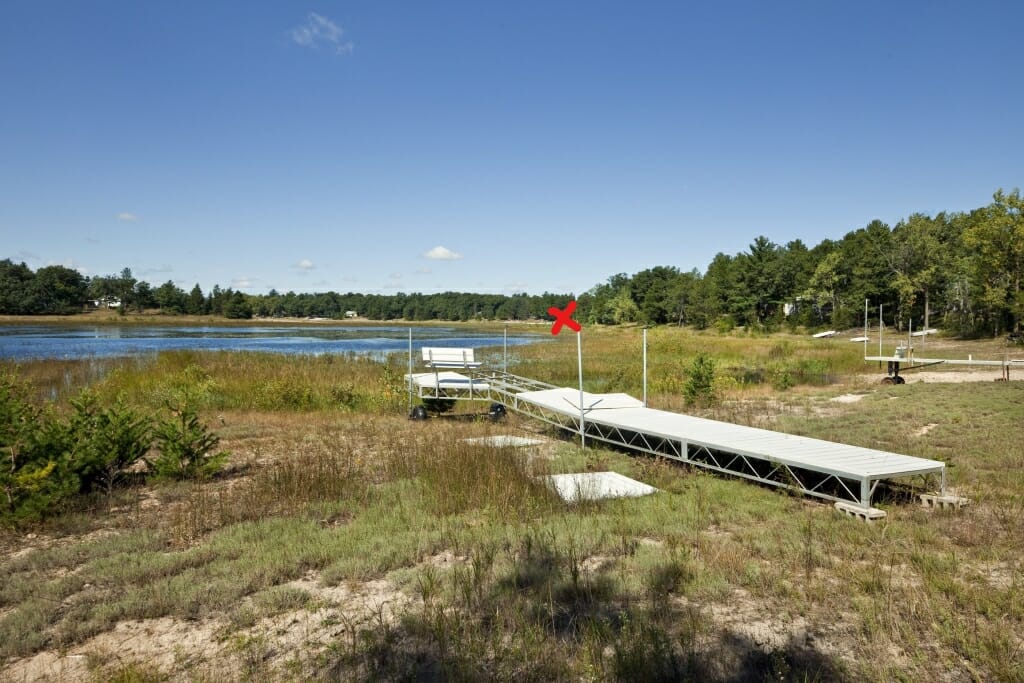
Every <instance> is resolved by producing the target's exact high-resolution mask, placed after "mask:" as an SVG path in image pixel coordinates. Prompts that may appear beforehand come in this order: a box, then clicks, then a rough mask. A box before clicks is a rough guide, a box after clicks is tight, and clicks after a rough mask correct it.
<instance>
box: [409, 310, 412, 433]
mask: <svg viewBox="0 0 1024 683" xmlns="http://www.w3.org/2000/svg"><path fill="white" fill-rule="evenodd" d="M409 412H410V413H412V328H411V327H410V328H409Z"/></svg>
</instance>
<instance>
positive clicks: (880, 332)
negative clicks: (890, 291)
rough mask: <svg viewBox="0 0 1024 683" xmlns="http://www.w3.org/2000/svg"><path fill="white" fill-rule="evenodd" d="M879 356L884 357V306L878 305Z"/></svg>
mask: <svg viewBox="0 0 1024 683" xmlns="http://www.w3.org/2000/svg"><path fill="white" fill-rule="evenodd" d="M878 355H879V356H881V355H882V304H878Z"/></svg>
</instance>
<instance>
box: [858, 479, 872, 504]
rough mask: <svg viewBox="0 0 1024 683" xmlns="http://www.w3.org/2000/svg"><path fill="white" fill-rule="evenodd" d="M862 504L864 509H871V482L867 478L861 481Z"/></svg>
mask: <svg viewBox="0 0 1024 683" xmlns="http://www.w3.org/2000/svg"><path fill="white" fill-rule="evenodd" d="M860 504H861V506H862V507H865V508H869V507H871V482H870V481H868V479H867V478H864V479H861V481H860Z"/></svg>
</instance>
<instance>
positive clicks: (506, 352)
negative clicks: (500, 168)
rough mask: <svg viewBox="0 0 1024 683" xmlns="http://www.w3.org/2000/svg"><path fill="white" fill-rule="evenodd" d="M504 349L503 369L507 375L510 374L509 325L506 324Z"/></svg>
mask: <svg viewBox="0 0 1024 683" xmlns="http://www.w3.org/2000/svg"><path fill="white" fill-rule="evenodd" d="M503 349H504V356H503V358H504V360H503V362H502V367H501V369H502V371H503V372H504V373H505V374H506V375H507V374H508V325H505V341H504V346H503Z"/></svg>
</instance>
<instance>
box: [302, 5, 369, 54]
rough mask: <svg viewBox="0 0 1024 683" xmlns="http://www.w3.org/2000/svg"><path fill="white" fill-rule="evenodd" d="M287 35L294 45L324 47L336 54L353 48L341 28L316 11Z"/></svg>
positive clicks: (347, 51)
mask: <svg viewBox="0 0 1024 683" xmlns="http://www.w3.org/2000/svg"><path fill="white" fill-rule="evenodd" d="M288 35H289V36H290V37H291V39H292V42H293V43H295V44H296V45H301V46H303V47H308V48H311V49H314V50H319V49H321V48H324V49H327V50H330V51H331V52H333V53H334V54H336V55H348V54H352V50H354V49H355V46H354V45H353V44H352V41H351V40H345V30H344V29H343V28H341V27H340V26H338V25H337V24H335V23H334V22H333V21H331V20H330V19H328V18H327V17H322V16H320V15H319V14H317V13H316V12H310V13H309V16H307V17H306V23H304V24H302V25H301V26H297V27H296V28H293V29H292V30H291V31H289V32H288Z"/></svg>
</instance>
